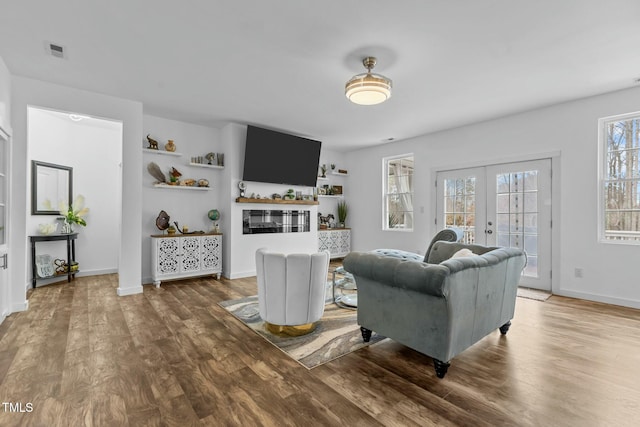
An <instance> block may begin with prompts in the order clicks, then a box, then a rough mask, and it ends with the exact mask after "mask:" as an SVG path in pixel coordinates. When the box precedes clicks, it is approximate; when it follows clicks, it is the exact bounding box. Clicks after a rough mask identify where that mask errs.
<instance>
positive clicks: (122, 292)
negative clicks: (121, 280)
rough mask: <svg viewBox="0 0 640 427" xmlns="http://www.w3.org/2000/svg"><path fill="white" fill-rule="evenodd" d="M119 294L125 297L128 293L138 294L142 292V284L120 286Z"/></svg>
mask: <svg viewBox="0 0 640 427" xmlns="http://www.w3.org/2000/svg"><path fill="white" fill-rule="evenodd" d="M117 292H118V296H120V297H124V296H127V295H136V294H141V293H142V285H139V286H133V287H131V288H118V290H117Z"/></svg>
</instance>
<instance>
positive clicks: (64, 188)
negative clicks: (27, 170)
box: [31, 160, 73, 215]
mask: <svg viewBox="0 0 640 427" xmlns="http://www.w3.org/2000/svg"><path fill="white" fill-rule="evenodd" d="M72 197H73V168H72V167H71V166H62V165H55V164H53V163H45V162H40V161H37V160H32V161H31V215H60V211H59V209H58V204H59V203H60V202H61V201H63V200H66V201H67V203H68V204H69V205H71V203H72V200H71V199H72Z"/></svg>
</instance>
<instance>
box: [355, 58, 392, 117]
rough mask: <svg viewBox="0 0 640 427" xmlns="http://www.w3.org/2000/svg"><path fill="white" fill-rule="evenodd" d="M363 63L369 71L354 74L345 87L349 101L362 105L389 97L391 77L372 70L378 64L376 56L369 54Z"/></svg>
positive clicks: (375, 102) (371, 103)
mask: <svg viewBox="0 0 640 427" xmlns="http://www.w3.org/2000/svg"><path fill="white" fill-rule="evenodd" d="M362 64H363V65H364V66H365V68H366V69H367V72H366V73H364V74H358V75H356V76H353V77H352V78H351V80H349V81H348V82H347V84H346V85H345V87H344V94H345V95H346V96H347V98H349V101H351V102H353V103H355V104H360V105H375V104H380V103H381V102H384V101H386V100H387V99H389V98H390V97H391V84H392V83H391V79H389V78H387V77H385V76H382V75H380V74H373V73H372V72H371V69H372V68H373V67H375V65H376V58H374V57H373V56H368V57H366V58H364V59H363V60H362Z"/></svg>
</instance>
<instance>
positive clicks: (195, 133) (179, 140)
mask: <svg viewBox="0 0 640 427" xmlns="http://www.w3.org/2000/svg"><path fill="white" fill-rule="evenodd" d="M147 134H150V137H151V138H153V139H155V140H157V141H158V148H159V149H160V150H162V151H164V145H165V144H166V143H167V140H169V139H172V140H173V141H174V143H175V144H176V151H175V152H176V153H181V154H182V156H180V157H175V156H168V155H161V154H153V153H151V154H150V153H144V154H143V170H144V172H143V177H142V185H143V189H142V201H143V203H142V275H143V282H144V283H151V246H150V245H151V238H150V237H149V236H150V235H152V234H154V235H155V234H162V232H161V231H160V230H158V228H157V227H156V218H157V217H158V214H159V213H160V211H161V210H164V211H165V212H167V213H168V214H169V216H170V217H171V223H172V224H173V222H174V221H177V222H178V224H179V225H180V227H182V226H184V225H187V226H188V227H189V231H196V230H202V231H210V229H211V227H212V225H213V223H212V222H211V220H209V218H208V217H207V212H209V211H210V210H211V209H218V210H219V211H220V212H221V217H220V221H218V223H219V225H220V226H221V227H222V226H223V224H224V222H225V220H226V218H225V213H224V211H223V209H221V206H222V203H221V198H220V193H221V191H222V187H221V182H222V177H223V174H224V170H221V169H206V168H201V167H194V166H189V162H190V160H191V157H195V156H204V155H205V154H207V153H209V152H214V153H222V152H225V151H226V150H225V148H224V147H223V146H222V142H221V138H220V130H219V129H216V128H210V127H205V126H198V125H194V124H190V123H184V122H179V121H175V120H169V119H163V118H160V117H155V116H150V115H146V114H145V115H144V135H145V137H146V135H147ZM147 146H148V143H147V142H146V138H144V143H142V142H141V143H140V148H143V147H144V148H147ZM225 160H226V154H225ZM151 162H154V163H156V164H157V165H158V166H160V168H161V169H162V172H163V173H164V174H165V175H166V176H167V177H168V176H169V170H170V169H171V167H175V168H176V169H177V170H178V171H180V172H181V173H182V178H184V179H186V178H193V179H196V180H198V179H201V178H203V179H207V180H209V185H210V187H211V190H209V191H192V190H176V189H163V188H154V187H153V183H154V182H155V179H154V178H153V177H152V176H151V175H150V174H149V173H148V172H147V165H148V164H149V163H151ZM225 163H226V162H225ZM223 256H224V247H223Z"/></svg>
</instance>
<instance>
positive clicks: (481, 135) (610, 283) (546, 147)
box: [348, 88, 640, 308]
mask: <svg viewBox="0 0 640 427" xmlns="http://www.w3.org/2000/svg"><path fill="white" fill-rule="evenodd" d="M638 99H640V88H633V89H629V90H625V91H620V92H614V93H610V94H606V95H601V96H597V97H591V98H586V99H582V100H577V101H573V102H567V103H563V104H559V105H555V106H550V107H547V108H543V109H538V110H535V111H530V112H526V113H522V114H517V115H513V116H509V117H505V118H501V119H497V120H492V121H487V122H483V123H479V124H475V125H471V126H465V127H461V128H457V129H452V130H449V131H445V132H439V133H435V134H430V135H424V136H420V137H417V138H413V139H411V140H406V141H400V142H394V143H391V144H386V145H383V146H378V147H374V148H370V149H364V150H358V151H354V152H351V153H349V154H348V157H349V160H350V161H351V162H352V164H356V161H357V164H358V165H361V166H360V167H359V168H358V170H357V171H350V177H349V180H350V186H351V187H353V188H357V189H358V191H357V192H354V193H352V194H350V196H349V200H350V201H351V204H352V211H353V212H352V215H353V216H352V220H353V221H354V223H352V227H353V229H354V230H353V231H352V243H353V248H354V249H355V250H370V249H374V248H377V247H392V248H400V249H405V250H411V251H417V250H420V251H421V252H422V253H424V250H425V249H426V246H427V244H428V242H429V240H430V238H431V236H432V235H433V234H434V233H435V231H436V227H435V225H434V219H435V206H434V201H435V195H434V194H433V189H434V187H433V182H434V177H435V170H437V169H445V168H449V169H454V168H459V167H466V166H472V165H479V164H482V163H484V164H494V163H500V162H503V161H515V160H526V159H533V158H538V157H541V156H542V157H545V156H548V155H549V154H550V153H556V154H558V153H559V161H558V162H557V163H556V164H555V165H554V168H555V170H554V182H556V183H557V184H558V185H556V186H555V187H554V188H553V189H552V191H553V192H554V203H555V206H554V212H555V214H554V216H555V217H554V221H553V224H554V228H553V231H552V233H553V239H554V243H553V244H554V252H553V253H552V257H553V259H554V271H553V284H552V286H553V292H554V293H557V294H560V295H566V296H573V297H578V298H584V299H589V300H595V301H602V302H608V303H613V304H619V305H625V306H630V307H636V308H640V287H639V286H638V279H637V277H638V274H637V270H635V268H634V264H635V262H637V261H638V259H640V246H638V245H635V246H631V245H615V244H606V243H600V242H598V240H597V188H598V187H597V186H598V182H597V170H598V164H597V153H598V151H597V150H598V118H600V117H605V116H611V115H616V114H622V113H628V112H632V111H638V110H640V104H639V103H638ZM409 152H412V153H414V155H415V165H416V169H415V172H414V173H415V179H414V182H416V188H415V195H414V206H415V211H416V213H415V230H414V231H413V232H394V231H382V230H381V219H380V218H381V208H382V191H381V183H382V167H381V164H382V163H381V162H382V158H383V157H385V156H390V155H396V154H403V153H409ZM556 174H559V175H560V176H559V177H558V176H557V175H556ZM421 207H423V208H424V213H423V212H422V211H421ZM354 218H357V221H355V220H354ZM575 268H582V269H583V271H584V277H583V278H576V277H574V269H575Z"/></svg>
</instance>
